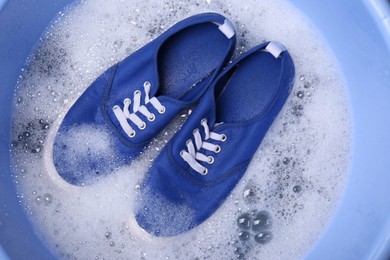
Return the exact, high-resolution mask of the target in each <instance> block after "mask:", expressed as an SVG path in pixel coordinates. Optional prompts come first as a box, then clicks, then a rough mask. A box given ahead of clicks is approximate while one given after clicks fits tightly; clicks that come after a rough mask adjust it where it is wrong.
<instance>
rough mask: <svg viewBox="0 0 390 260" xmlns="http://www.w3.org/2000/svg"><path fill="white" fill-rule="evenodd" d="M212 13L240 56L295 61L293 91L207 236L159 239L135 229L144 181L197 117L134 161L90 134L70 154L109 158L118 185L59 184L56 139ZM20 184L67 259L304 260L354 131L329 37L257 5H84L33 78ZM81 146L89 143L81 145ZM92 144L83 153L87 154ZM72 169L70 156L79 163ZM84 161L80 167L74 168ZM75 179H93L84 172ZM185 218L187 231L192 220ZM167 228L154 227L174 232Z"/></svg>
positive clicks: (288, 10) (21, 108) (274, 6)
mask: <svg viewBox="0 0 390 260" xmlns="http://www.w3.org/2000/svg"><path fill="white" fill-rule="evenodd" d="M206 11H214V12H218V13H221V14H223V15H225V16H227V17H228V18H229V19H230V20H231V21H233V22H234V24H235V26H236V29H237V37H238V38H237V40H238V42H237V47H236V53H235V57H237V56H238V55H240V54H241V53H242V52H245V51H246V50H248V49H250V48H251V47H253V46H255V45H257V44H259V43H261V42H264V41H268V40H278V41H280V42H282V43H283V44H284V45H285V46H286V47H287V48H288V50H289V52H290V54H291V55H292V57H293V60H294V63H295V66H296V80H295V85H294V88H293V91H292V93H291V95H290V97H289V99H288V101H287V103H286V105H285V106H284V108H283V110H282V111H281V113H280V115H279V116H278V118H277V119H276V120H275V122H274V124H273V125H272V127H271V128H270V130H269V132H268V133H267V135H266V137H265V139H264V140H263V142H262V144H261V146H260V147H259V150H258V151H257V153H256V154H255V156H254V158H253V160H252V162H251V164H250V166H249V168H248V170H247V172H246V174H245V175H244V177H243V178H242V179H241V181H240V182H239V183H238V185H237V186H236V188H235V189H234V190H233V191H232V193H231V194H230V195H229V196H228V198H227V199H226V201H225V202H224V203H223V204H222V206H221V207H220V208H219V209H218V210H217V211H216V212H215V213H214V214H213V215H212V216H211V217H210V218H209V219H207V220H206V221H205V222H204V223H202V224H201V225H199V226H198V227H196V228H194V229H192V230H190V231H188V232H186V233H184V234H180V235H178V236H175V237H169V238H163V237H153V236H152V235H149V234H147V233H146V232H145V231H143V230H142V229H140V228H139V227H138V225H137V224H136V221H135V220H134V212H135V209H136V207H137V204H136V201H135V199H136V197H137V195H138V193H139V190H140V183H141V182H142V178H143V177H144V175H145V173H146V172H147V169H148V167H149V166H150V165H151V164H152V163H153V160H154V158H155V157H156V156H157V155H158V153H159V151H161V149H162V148H163V146H164V145H165V144H166V143H167V142H168V140H169V139H170V138H171V137H172V136H173V134H174V133H175V132H176V131H177V130H178V129H179V128H180V126H181V124H182V123H183V122H184V121H185V119H186V118H187V116H188V114H189V113H190V112H191V109H196V107H195V108H191V109H188V110H185V111H183V112H182V113H181V114H179V115H178V116H177V117H176V118H175V119H174V120H173V121H172V122H171V123H170V124H169V125H168V126H167V127H166V129H164V130H163V131H162V132H161V133H160V134H159V135H158V136H157V137H156V138H155V139H154V140H153V142H152V143H151V144H150V145H149V146H148V147H147V148H146V150H145V151H144V152H143V153H142V154H141V155H140V157H138V158H137V159H136V160H135V161H133V162H132V163H125V164H120V165H117V164H114V163H113V164H111V163H112V162H115V161H116V155H115V151H114V150H112V149H113V148H110V141H109V140H110V136H109V135H108V134H107V133H105V132H104V131H102V130H101V129H96V128H93V127H82V128H81V129H77V130H75V131H74V132H73V133H70V135H69V136H68V137H69V138H71V139H72V140H74V142H75V143H74V145H73V146H72V147H73V148H72V149H73V151H72V152H71V153H69V149H67V153H66V154H64V156H73V157H74V158H80V156H81V158H83V157H82V156H85V154H88V153H89V154H90V155H93V156H94V155H96V156H97V157H99V156H101V157H102V158H104V160H106V161H104V165H114V166H113V167H106V168H101V169H99V172H100V171H103V172H109V174H107V175H104V174H103V175H104V176H102V177H100V178H97V181H96V182H94V183H92V182H86V185H85V186H80V187H78V186H73V185H70V184H68V183H66V182H65V181H63V180H62V179H61V178H60V177H59V176H58V174H57V173H56V170H55V166H54V164H53V160H52V153H53V143H54V142H53V140H54V137H55V134H56V131H57V129H58V127H59V124H60V122H61V119H62V118H63V116H64V114H65V113H66V111H68V110H69V108H70V107H71V105H72V104H73V102H75V100H76V99H77V98H78V97H79V96H80V95H81V93H82V92H83V91H84V90H85V89H86V88H87V87H88V86H89V84H90V83H91V82H92V81H93V80H94V79H95V78H96V77H97V76H99V75H100V74H101V73H102V72H103V71H104V70H106V69H107V68H108V67H109V66H111V65H113V64H114V63H116V62H118V61H120V60H122V59H123V58H124V57H126V56H128V55H129V54H131V53H132V52H134V51H135V50H136V49H138V48H140V47H142V46H143V45H144V44H146V43H147V42H149V41H151V40H153V39H154V38H155V37H157V36H158V35H159V34H161V33H162V32H163V31H165V30H166V29H168V28H169V27H170V26H171V25H173V24H174V23H176V22H177V21H179V20H181V19H183V18H185V17H188V16H190V15H193V14H196V13H201V12H206ZM15 95H16V96H15V110H14V111H15V114H14V125H13V141H12V144H11V146H12V147H11V149H12V156H13V165H12V167H13V173H14V179H15V182H16V184H17V186H18V192H19V195H18V196H19V198H20V201H21V203H22V204H23V205H24V207H25V209H26V212H27V213H28V215H29V217H30V219H31V221H32V223H33V225H34V227H35V229H36V231H37V233H38V234H39V236H40V238H41V239H42V240H43V242H44V243H45V244H46V245H47V246H48V248H50V250H51V251H52V252H53V253H54V255H56V256H57V257H59V258H64V259H103V258H104V259H113V258H115V259H235V258H238V259H287V258H288V259H295V258H300V257H302V256H303V255H304V254H305V253H306V252H307V251H308V250H310V248H311V247H312V245H313V243H314V242H315V241H316V240H317V239H318V238H319V237H320V235H321V233H322V232H323V231H324V229H325V227H326V225H327V224H328V222H329V219H330V217H331V216H332V214H333V213H334V210H335V208H336V206H337V203H338V201H339V199H340V196H341V195H342V191H343V187H344V184H345V180H346V177H347V171H348V162H349V147H350V142H351V141H350V135H351V126H350V119H349V111H348V106H347V99H346V94H345V92H344V82H343V79H342V76H341V74H340V72H339V70H338V67H337V63H336V62H335V59H334V58H333V56H332V54H331V53H330V51H329V50H328V48H327V46H326V45H325V44H324V42H323V41H322V40H321V37H320V35H319V34H318V33H317V32H316V31H315V29H314V28H313V27H312V26H311V25H310V23H309V22H308V21H307V20H306V19H305V18H304V17H303V16H302V15H301V14H300V13H299V12H298V11H297V10H295V8H294V7H293V6H291V5H290V3H288V2H286V1H282V0H277V1H275V0H272V1H268V0H261V1H259V0H248V1H233V0H229V1H212V0H207V1H189V0H182V1H179V0H172V1H158V2H156V1H148V0H143V1H138V0H132V1H121V0H115V1H110V2H109V3H107V1H102V0H96V1H90V2H89V1H86V2H84V1H82V2H80V3H78V4H76V5H74V6H72V7H68V8H66V10H64V11H62V12H61V13H59V15H58V17H57V18H56V20H55V21H54V22H53V23H52V25H51V26H50V28H48V30H47V32H46V33H45V34H44V35H43V36H42V38H41V40H40V43H39V46H38V48H37V50H36V51H35V53H33V54H32V55H31V57H30V58H29V60H28V63H27V66H26V68H25V69H24V70H23V72H22V74H21V76H20V79H19V82H18V88H17V91H16V94H15ZM78 140H80V141H81V140H82V141H83V143H88V144H90V145H89V146H88V147H85V146H81V145H80V147H78V148H79V149H74V147H77V144H78ZM80 143H81V142H80ZM69 158H72V157H69ZM75 161H76V160H75ZM71 167H74V168H73V169H74V170H75V171H79V173H80V174H83V171H85V169H81V168H80V167H79V166H78V165H77V163H75V164H74V165H72V166H71ZM161 206H170V207H173V208H172V210H181V211H182V212H183V214H182V219H180V220H177V221H178V222H179V223H182V224H183V223H185V218H186V216H188V215H190V214H191V211H190V210H188V209H176V208H174V206H172V205H168V204H167V202H166V201H164V200H161ZM167 219H168V220H169V216H167V218H165V216H156V223H161V221H166V222H167V223H168V224H170V225H175V224H177V223H172V222H173V221H167Z"/></svg>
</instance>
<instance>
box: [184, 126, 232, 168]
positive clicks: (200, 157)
mask: <svg viewBox="0 0 390 260" xmlns="http://www.w3.org/2000/svg"><path fill="white" fill-rule="evenodd" d="M201 125H202V126H203V128H204V133H205V137H204V140H202V136H201V134H200V130H199V129H198V128H197V129H195V130H194V131H193V136H194V140H195V145H194V143H193V141H192V139H189V140H187V142H186V146H187V151H186V150H182V151H181V152H180V156H181V157H182V158H183V160H184V161H186V162H187V163H188V164H189V166H190V167H191V168H192V169H193V170H195V171H197V172H198V173H200V174H202V175H206V174H207V173H208V169H207V168H206V167H204V166H203V165H202V164H200V163H199V162H198V161H202V162H207V163H208V164H212V163H214V157H213V156H206V155H205V154H203V153H201V152H199V150H200V149H201V148H203V149H205V150H208V151H212V152H214V153H219V152H221V146H219V145H217V144H212V143H210V142H207V141H208V140H215V141H220V142H225V141H226V140H227V137H226V135H225V134H218V133H215V132H211V131H210V128H209V125H208V124H207V119H205V118H204V119H202V121H201Z"/></svg>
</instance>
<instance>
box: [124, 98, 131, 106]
mask: <svg viewBox="0 0 390 260" xmlns="http://www.w3.org/2000/svg"><path fill="white" fill-rule="evenodd" d="M127 103H128V104H131V99H130V98H125V100H123V104H125V105H126V104H127Z"/></svg>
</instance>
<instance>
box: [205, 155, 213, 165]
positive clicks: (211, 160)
mask: <svg viewBox="0 0 390 260" xmlns="http://www.w3.org/2000/svg"><path fill="white" fill-rule="evenodd" d="M207 163H208V164H213V163H214V157H212V156H209V160H208V161H207Z"/></svg>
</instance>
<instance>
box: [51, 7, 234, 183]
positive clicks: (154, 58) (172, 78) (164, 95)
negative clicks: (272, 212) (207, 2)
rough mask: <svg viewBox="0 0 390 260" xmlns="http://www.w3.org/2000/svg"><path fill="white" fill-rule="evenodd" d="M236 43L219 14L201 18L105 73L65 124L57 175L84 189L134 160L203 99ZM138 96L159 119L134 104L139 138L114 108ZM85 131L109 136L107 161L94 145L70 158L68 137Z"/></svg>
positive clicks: (55, 152)
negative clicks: (146, 88)
mask: <svg viewBox="0 0 390 260" xmlns="http://www.w3.org/2000/svg"><path fill="white" fill-rule="evenodd" d="M235 41H236V37H235V33H234V28H233V26H232V24H231V22H230V21H229V20H227V19H226V18H225V17H224V16H222V15H219V14H216V13H203V14H199V15H195V16H192V17H189V18H187V19H184V20H182V21H181V22H178V23H177V24H175V25H174V26H172V27H171V28H170V29H168V30H167V31H165V32H164V33H163V34H161V35H160V36H159V37H158V38H156V39H155V40H154V41H152V42H150V43H149V44H147V45H145V46H144V47H142V48H141V49H139V50H137V51H136V52H134V53H133V54H131V55H130V56H129V57H127V58H125V59H124V60H123V61H121V62H119V63H117V64H115V65H114V66H112V67H110V68H109V69H107V70H106V71H105V72H104V73H103V74H102V75H100V76H99V77H98V78H97V79H96V80H95V81H94V82H93V83H92V84H91V85H90V86H89V87H88V88H87V90H86V91H85V92H84V93H83V94H82V95H81V96H80V98H79V99H78V100H77V101H76V103H75V104H74V105H73V106H72V107H71V109H70V110H69V111H68V113H67V114H66V116H65V118H64V119H63V121H62V123H61V126H60V128H59V130H58V133H57V136H56V139H55V143H54V150H53V157H54V158H53V159H54V164H55V166H56V169H57V171H58V174H59V175H60V176H61V177H62V178H63V179H64V180H66V181H67V182H69V183H71V184H75V185H84V184H87V183H89V182H91V181H93V179H95V178H97V177H100V176H101V175H102V174H104V173H105V172H110V171H112V169H113V168H115V167H116V166H117V165H121V164H123V163H127V162H129V161H131V160H132V159H134V158H135V157H136V156H137V155H139V154H140V153H141V152H142V151H143V149H144V148H145V146H147V145H148V144H149V143H150V141H151V140H152V139H153V137H155V136H156V135H157V134H158V133H159V132H160V131H161V130H162V129H163V128H164V127H165V126H166V125H167V124H168V123H169V122H170V121H171V119H172V118H173V117H174V116H175V115H176V114H177V113H178V112H179V111H180V110H181V109H183V108H185V107H188V106H189V105H192V104H193V103H194V102H196V101H198V100H199V98H200V97H201V96H202V95H203V94H204V92H205V91H206V90H207V88H208V87H209V86H210V83H211V82H212V81H213V80H214V79H215V77H216V76H217V75H218V73H219V72H220V71H221V69H222V68H223V66H225V64H226V62H227V61H229V59H230V58H231V55H232V53H233V51H234V47H235ZM145 82H147V84H149V86H150V93H149V96H150V98H152V97H157V98H158V100H159V101H160V103H161V104H162V105H163V106H164V108H165V111H164V113H162V114H160V113H159V112H158V111H156V108H155V107H153V106H152V104H151V103H150V102H149V103H146V104H145V102H146V101H145V93H144V85H145ZM136 91H140V92H141V106H145V107H146V108H147V109H148V110H149V111H150V112H151V113H153V114H154V115H155V120H153V121H151V120H148V118H146V117H145V115H143V114H142V113H140V112H139V111H134V108H133V107H132V106H133V104H131V105H130V107H129V112H130V113H135V114H136V115H137V116H138V117H139V118H141V119H142V121H143V122H144V123H145V125H146V127H145V129H142V130H141V129H139V127H138V126H137V125H135V124H134V123H133V121H131V120H127V122H128V124H129V125H130V126H131V127H132V128H133V129H134V130H135V133H136V134H135V135H134V136H129V134H128V133H126V132H125V131H124V130H123V127H122V126H121V124H120V122H119V121H118V119H117V117H116V116H115V113H114V112H113V108H114V106H118V107H119V108H120V109H124V103H123V102H124V100H125V99H126V98H130V99H133V96H134V93H135V92H136ZM132 101H133V103H134V100H132ZM85 126H90V127H91V128H94V129H95V130H96V129H97V130H98V131H101V132H104V133H106V135H108V136H109V137H110V140H109V143H110V147H111V152H110V156H108V157H109V158H107V156H105V155H104V154H103V155H102V154H101V153H100V152H99V151H92V150H93V149H94V148H93V145H91V140H88V141H87V140H85V141H83V140H79V141H78V143H77V146H78V147H83V148H85V147H86V146H88V145H91V148H88V149H86V150H87V152H86V153H85V154H82V155H80V156H78V158H77V159H75V158H74V157H72V155H71V154H72V152H73V151H74V150H77V149H78V148H77V147H74V146H75V145H74V144H73V142H71V141H72V140H71V141H69V138H72V135H75V134H76V133H77V131H78V130H77V127H85ZM72 131H73V132H76V133H73V132H72ZM107 133H108V134H107ZM98 141H101V140H96V142H98ZM92 143H93V142H92ZM72 146H73V147H72Z"/></svg>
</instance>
